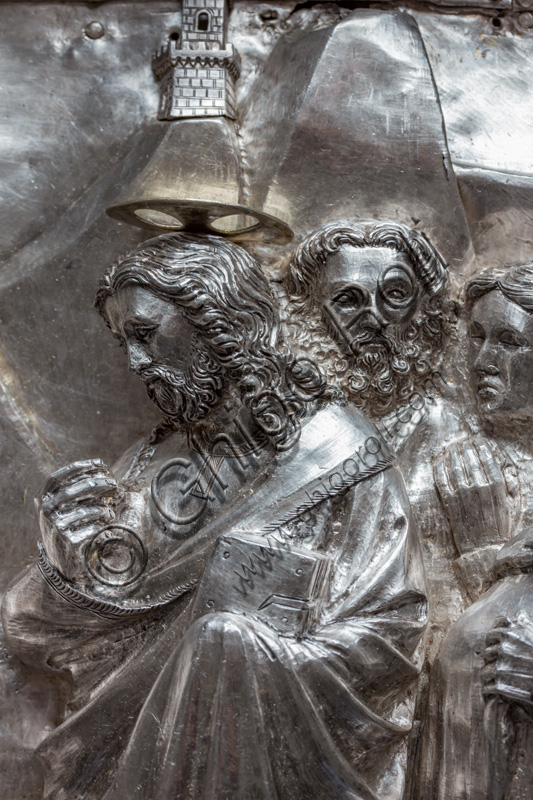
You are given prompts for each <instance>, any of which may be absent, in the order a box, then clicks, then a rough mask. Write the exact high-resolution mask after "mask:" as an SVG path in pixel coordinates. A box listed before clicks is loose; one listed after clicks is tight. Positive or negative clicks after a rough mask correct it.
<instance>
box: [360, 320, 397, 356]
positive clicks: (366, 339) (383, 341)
mask: <svg viewBox="0 0 533 800" xmlns="http://www.w3.org/2000/svg"><path fill="white" fill-rule="evenodd" d="M369 344H377V345H380V346H381V347H383V348H384V349H385V350H387V351H388V353H389V354H390V355H398V354H399V352H400V349H401V348H400V347H399V345H398V343H397V341H396V340H395V339H394V338H393V337H392V336H389V334H388V333H387V332H386V331H385V330H383V329H382V328H376V327H375V326H373V325H362V326H361V327H359V326H358V327H357V330H356V331H355V333H353V334H352V335H351V337H350V347H351V349H352V350H353V351H354V352H355V351H356V354H360V353H361V351H362V350H363V349H364V347H365V345H369Z"/></svg>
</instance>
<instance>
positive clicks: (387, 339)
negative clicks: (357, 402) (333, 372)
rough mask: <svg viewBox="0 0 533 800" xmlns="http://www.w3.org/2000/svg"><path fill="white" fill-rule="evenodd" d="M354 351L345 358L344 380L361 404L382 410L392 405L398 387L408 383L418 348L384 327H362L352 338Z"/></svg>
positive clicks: (399, 388) (378, 410)
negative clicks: (346, 364)
mask: <svg viewBox="0 0 533 800" xmlns="http://www.w3.org/2000/svg"><path fill="white" fill-rule="evenodd" d="M352 345H354V351H355V354H354V355H352V356H351V357H350V359H349V372H348V374H347V375H346V383H347V385H348V387H349V390H350V393H355V394H357V395H359V396H360V397H361V398H362V399H363V400H364V404H365V406H368V407H369V408H370V409H372V411H374V413H377V414H383V413H385V412H387V411H388V410H389V409H390V408H391V407H392V406H394V405H395V404H396V403H397V402H398V400H399V397H398V394H399V393H400V391H401V389H405V388H406V387H412V383H413V379H414V378H415V376H414V375H411V374H410V373H411V372H412V370H413V368H414V358H416V357H417V356H418V355H419V352H420V348H419V347H417V346H416V345H414V344H413V343H412V342H405V341H402V340H401V338H399V337H398V338H394V337H393V336H391V335H389V334H388V333H387V332H385V331H374V330H371V329H363V330H362V331H360V332H358V333H357V334H356V335H355V336H354V337H353V339H352Z"/></svg>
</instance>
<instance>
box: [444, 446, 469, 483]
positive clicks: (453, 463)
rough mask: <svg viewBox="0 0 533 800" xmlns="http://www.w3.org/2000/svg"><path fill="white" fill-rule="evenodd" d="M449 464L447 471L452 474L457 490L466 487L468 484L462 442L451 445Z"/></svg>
mask: <svg viewBox="0 0 533 800" xmlns="http://www.w3.org/2000/svg"><path fill="white" fill-rule="evenodd" d="M449 456H450V460H449V464H448V465H447V467H448V471H449V473H450V474H451V475H453V480H454V482H455V484H456V486H457V488H458V490H461V489H466V488H468V487H469V486H470V483H469V479H468V475H467V473H466V468H465V462H464V457H463V446H462V443H458V444H457V445H454V446H453V449H452V448H450V450H449Z"/></svg>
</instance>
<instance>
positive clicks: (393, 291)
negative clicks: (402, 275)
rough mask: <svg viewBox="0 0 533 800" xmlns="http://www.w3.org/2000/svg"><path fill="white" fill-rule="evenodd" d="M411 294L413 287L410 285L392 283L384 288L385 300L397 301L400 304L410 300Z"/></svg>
mask: <svg viewBox="0 0 533 800" xmlns="http://www.w3.org/2000/svg"><path fill="white" fill-rule="evenodd" d="M410 294H411V286H410V285H409V284H405V283H391V284H387V285H385V286H384V287H383V296H384V297H385V299H389V300H395V301H396V302H398V303H401V302H402V300H405V299H406V298H408V297H409V296H410Z"/></svg>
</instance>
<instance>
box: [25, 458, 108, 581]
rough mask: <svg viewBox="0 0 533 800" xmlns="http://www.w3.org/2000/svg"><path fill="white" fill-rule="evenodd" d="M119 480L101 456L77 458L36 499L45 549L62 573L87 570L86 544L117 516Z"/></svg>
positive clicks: (70, 575)
mask: <svg viewBox="0 0 533 800" xmlns="http://www.w3.org/2000/svg"><path fill="white" fill-rule="evenodd" d="M117 494H118V485H117V481H116V479H115V478H114V477H113V476H112V475H111V473H110V471H109V469H108V468H107V467H106V465H105V464H104V462H103V461H101V460H100V459H94V460H90V461H75V462H74V463H73V464H70V465H69V466H68V467H63V469H60V470H58V471H57V472H55V473H54V474H53V475H52V476H51V477H50V478H48V480H47V481H46V483H45V485H44V488H43V492H42V496H41V498H40V499H38V500H36V504H37V508H38V511H39V523H40V527H41V535H42V539H43V544H44V548H45V551H46V554H47V556H48V559H49V560H50V562H51V563H52V564H53V566H55V567H56V569H58V570H59V572H61V574H62V575H63V576H64V577H66V578H68V579H70V580H74V579H76V578H78V577H79V575H80V573H81V572H84V571H85V566H84V564H85V562H84V558H83V549H84V545H85V544H86V543H87V542H88V540H90V539H92V537H93V536H94V534H96V533H97V532H98V531H99V530H101V529H102V527H104V526H105V525H108V524H109V523H110V522H112V521H113V520H114V518H115V511H114V507H113V505H114V501H115V500H116V497H117Z"/></svg>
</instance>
